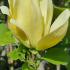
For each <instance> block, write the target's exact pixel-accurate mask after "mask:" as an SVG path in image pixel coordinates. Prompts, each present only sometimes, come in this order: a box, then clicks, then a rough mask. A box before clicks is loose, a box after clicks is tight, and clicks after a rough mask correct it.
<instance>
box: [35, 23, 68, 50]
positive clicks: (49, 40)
mask: <svg viewBox="0 0 70 70" xmlns="http://www.w3.org/2000/svg"><path fill="white" fill-rule="evenodd" d="M67 28H68V23H67V22H66V23H65V24H64V25H63V26H62V27H60V28H59V29H57V30H55V31H54V32H52V33H51V34H49V35H47V36H46V37H44V38H43V39H42V40H40V41H39V43H38V45H37V47H36V48H37V49H38V50H45V49H48V48H51V47H53V46H55V45H56V44H58V43H59V42H60V41H62V39H63V38H64V36H65V34H66V32H67Z"/></svg>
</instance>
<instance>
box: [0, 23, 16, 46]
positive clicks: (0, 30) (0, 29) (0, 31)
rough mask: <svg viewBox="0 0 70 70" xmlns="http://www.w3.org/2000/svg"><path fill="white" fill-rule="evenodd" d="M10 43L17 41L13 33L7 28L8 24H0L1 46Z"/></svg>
mask: <svg viewBox="0 0 70 70" xmlns="http://www.w3.org/2000/svg"><path fill="white" fill-rule="evenodd" d="M10 43H15V39H14V37H13V35H12V33H11V32H10V31H9V29H8V28H7V25H6V24H3V23H1V24H0V46H5V45H8V44H10Z"/></svg>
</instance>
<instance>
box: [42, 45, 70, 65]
mask: <svg viewBox="0 0 70 70" xmlns="http://www.w3.org/2000/svg"><path fill="white" fill-rule="evenodd" d="M66 47H67V45H65V46H64V45H59V44H58V46H55V47H54V48H51V49H48V50H47V54H46V55H45V57H44V58H43V59H45V60H46V61H48V62H50V63H52V64H56V65H58V64H62V65H67V64H68V59H69V55H68V52H66V49H67V48H66Z"/></svg>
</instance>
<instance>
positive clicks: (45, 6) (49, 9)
mask: <svg viewBox="0 0 70 70" xmlns="http://www.w3.org/2000/svg"><path fill="white" fill-rule="evenodd" d="M40 8H41V12H42V16H43V17H44V23H45V25H44V27H45V31H44V35H47V34H48V33H49V29H50V25H51V21H52V17H53V3H52V0H41V1H40Z"/></svg>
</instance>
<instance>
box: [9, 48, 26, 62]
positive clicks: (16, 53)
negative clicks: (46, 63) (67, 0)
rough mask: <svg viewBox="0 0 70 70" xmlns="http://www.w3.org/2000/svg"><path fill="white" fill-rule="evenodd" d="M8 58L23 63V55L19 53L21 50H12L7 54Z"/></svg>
mask: <svg viewBox="0 0 70 70" xmlns="http://www.w3.org/2000/svg"><path fill="white" fill-rule="evenodd" d="M8 56H9V57H10V58H11V59H12V60H17V59H19V60H21V61H24V60H25V53H23V52H21V50H20V49H19V48H17V49H15V50H13V51H12V52H10V53H9V54H8Z"/></svg>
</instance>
